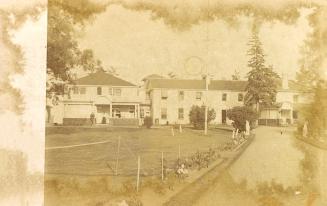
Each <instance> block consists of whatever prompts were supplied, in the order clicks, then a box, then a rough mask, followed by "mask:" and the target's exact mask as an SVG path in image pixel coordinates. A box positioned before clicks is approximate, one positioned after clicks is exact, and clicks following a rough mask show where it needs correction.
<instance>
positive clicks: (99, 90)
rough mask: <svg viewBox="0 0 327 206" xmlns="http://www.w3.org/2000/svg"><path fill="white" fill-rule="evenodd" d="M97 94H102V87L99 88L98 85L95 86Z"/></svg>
mask: <svg viewBox="0 0 327 206" xmlns="http://www.w3.org/2000/svg"><path fill="white" fill-rule="evenodd" d="M97 94H98V95H102V88H101V87H98V88H97Z"/></svg>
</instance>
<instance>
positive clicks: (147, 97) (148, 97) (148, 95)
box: [145, 92, 150, 100]
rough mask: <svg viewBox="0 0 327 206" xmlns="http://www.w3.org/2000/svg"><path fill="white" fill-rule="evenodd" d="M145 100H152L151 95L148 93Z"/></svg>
mask: <svg viewBox="0 0 327 206" xmlns="http://www.w3.org/2000/svg"><path fill="white" fill-rule="evenodd" d="M145 100H150V93H148V92H147V93H146V94H145Z"/></svg>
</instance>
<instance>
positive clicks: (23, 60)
mask: <svg viewBox="0 0 327 206" xmlns="http://www.w3.org/2000/svg"><path fill="white" fill-rule="evenodd" d="M46 45H47V1H46V0H31V1H24V0H18V1H16V0H15V1H11V0H1V1H0V61H1V64H0V125H1V129H0V162H1V165H0V185H1V186H0V205H43V173H44V130H45V123H44V107H45V78H46V69H45V68H46Z"/></svg>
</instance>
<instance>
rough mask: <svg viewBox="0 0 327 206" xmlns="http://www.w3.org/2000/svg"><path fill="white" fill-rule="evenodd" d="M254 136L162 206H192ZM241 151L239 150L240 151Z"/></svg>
mask: <svg viewBox="0 0 327 206" xmlns="http://www.w3.org/2000/svg"><path fill="white" fill-rule="evenodd" d="M253 139H254V136H252V137H249V139H248V141H246V142H244V143H243V144H242V145H241V146H240V147H238V149H236V150H234V152H235V151H239V152H237V153H236V154H234V155H232V156H231V157H230V158H228V159H224V160H223V161H221V162H220V163H219V164H217V165H216V166H215V167H213V168H212V169H210V170H209V171H207V172H206V173H204V174H203V175H202V176H201V177H199V178H198V179H196V180H195V181H194V182H192V183H190V184H189V185H188V186H186V187H185V188H184V189H182V190H181V191H180V192H178V193H177V194H175V195H174V196H173V197H171V198H170V199H169V200H168V201H167V202H165V203H164V204H163V206H181V205H192V204H193V203H194V202H196V201H197V200H198V198H199V197H200V196H201V194H203V193H204V192H206V191H207V190H208V186H209V185H212V183H213V182H215V181H216V180H217V179H218V178H219V177H220V174H221V173H222V172H223V171H224V170H226V169H227V168H228V167H229V166H230V165H232V164H233V163H234V162H235V161H236V160H237V159H238V158H239V156H240V155H241V154H242V153H243V152H244V151H245V149H246V148H247V147H248V146H249V145H250V143H251V142H252V141H253ZM240 149H241V150H240Z"/></svg>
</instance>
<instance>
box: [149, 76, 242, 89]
mask: <svg viewBox="0 0 327 206" xmlns="http://www.w3.org/2000/svg"><path fill="white" fill-rule="evenodd" d="M246 85H247V81H235V80H211V81H210V84H209V90H231V91H245V88H246ZM154 88H159V89H195V90H197V89H201V90H204V89H205V81H204V80H193V79H150V80H149V84H148V89H154Z"/></svg>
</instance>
